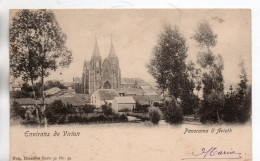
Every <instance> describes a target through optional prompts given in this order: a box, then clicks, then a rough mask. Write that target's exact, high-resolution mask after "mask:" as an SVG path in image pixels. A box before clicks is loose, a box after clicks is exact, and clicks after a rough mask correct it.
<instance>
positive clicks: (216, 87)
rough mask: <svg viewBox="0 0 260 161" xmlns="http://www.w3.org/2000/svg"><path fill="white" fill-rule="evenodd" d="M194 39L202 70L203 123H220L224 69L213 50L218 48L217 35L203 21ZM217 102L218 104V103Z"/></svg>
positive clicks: (201, 112)
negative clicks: (197, 46) (198, 48)
mask: <svg viewBox="0 0 260 161" xmlns="http://www.w3.org/2000/svg"><path fill="white" fill-rule="evenodd" d="M192 38H193V39H195V41H196V42H197V43H198V44H199V47H200V48H201V51H200V52H199V53H198V56H197V57H198V59H197V63H198V64H199V65H200V67H201V69H202V78H201V79H202V84H203V102H202V109H200V114H201V119H202V120H201V121H203V122H206V121H207V120H208V121H214V122H216V121H219V110H221V109H222V108H223V105H224V79H223V75H222V71H223V69H224V65H223V60H222V57H221V56H220V55H217V56H216V55H214V54H213V52H212V48H213V47H215V46H216V43H217V35H216V34H214V32H213V30H212V28H211V26H210V24H209V23H208V22H207V21H202V22H201V23H200V24H199V25H198V26H197V28H196V30H195V34H194V35H193V36H192ZM216 101H217V102H216Z"/></svg>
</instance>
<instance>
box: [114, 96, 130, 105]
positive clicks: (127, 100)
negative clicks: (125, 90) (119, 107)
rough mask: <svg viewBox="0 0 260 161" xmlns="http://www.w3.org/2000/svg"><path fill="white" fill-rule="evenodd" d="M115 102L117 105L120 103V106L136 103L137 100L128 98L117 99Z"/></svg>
mask: <svg viewBox="0 0 260 161" xmlns="http://www.w3.org/2000/svg"><path fill="white" fill-rule="evenodd" d="M114 100H115V101H116V102H117V103H119V104H124V103H125V104H127V103H135V100H134V99H133V97H131V96H128V97H115V98H114Z"/></svg>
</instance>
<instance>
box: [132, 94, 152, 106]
mask: <svg viewBox="0 0 260 161" xmlns="http://www.w3.org/2000/svg"><path fill="white" fill-rule="evenodd" d="M133 98H134V100H135V101H136V103H139V104H140V105H150V102H149V100H147V99H146V96H133Z"/></svg>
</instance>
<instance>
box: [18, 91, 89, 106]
mask: <svg viewBox="0 0 260 161" xmlns="http://www.w3.org/2000/svg"><path fill="white" fill-rule="evenodd" d="M55 100H61V101H62V103H63V104H65V105H66V104H67V103H68V104H72V106H83V105H86V104H87V103H89V98H88V97H86V95H78V94H75V95H74V96H73V97H63V96H60V97H51V98H45V99H44V103H45V104H51V103H53V102H54V101H55ZM15 101H17V102H18V103H19V104H20V105H33V104H35V103H37V104H42V99H38V100H34V99H32V98H19V99H15Z"/></svg>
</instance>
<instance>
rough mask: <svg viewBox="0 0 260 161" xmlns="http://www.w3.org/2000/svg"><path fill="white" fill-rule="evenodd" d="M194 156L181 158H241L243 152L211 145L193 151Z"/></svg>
mask: <svg viewBox="0 0 260 161" xmlns="http://www.w3.org/2000/svg"><path fill="white" fill-rule="evenodd" d="M191 155H192V157H190V158H182V159H181V160H192V159H234V160H235V159H241V158H242V156H241V153H238V152H236V151H234V150H232V149H231V151H225V150H218V149H217V148H216V147H210V148H209V149H206V148H202V149H201V151H200V152H198V153H195V152H192V153H191Z"/></svg>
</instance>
